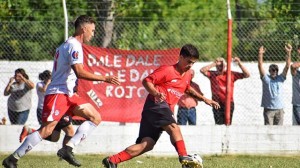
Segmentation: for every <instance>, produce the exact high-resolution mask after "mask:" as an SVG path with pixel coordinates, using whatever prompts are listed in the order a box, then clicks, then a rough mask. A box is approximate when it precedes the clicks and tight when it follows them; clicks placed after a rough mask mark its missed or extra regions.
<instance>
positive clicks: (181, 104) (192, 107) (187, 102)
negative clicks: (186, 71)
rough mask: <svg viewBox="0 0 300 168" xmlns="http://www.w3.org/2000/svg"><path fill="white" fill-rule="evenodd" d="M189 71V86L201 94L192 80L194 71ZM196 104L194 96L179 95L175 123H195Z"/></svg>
mask: <svg viewBox="0 0 300 168" xmlns="http://www.w3.org/2000/svg"><path fill="white" fill-rule="evenodd" d="M190 71H191V75H192V76H191V83H190V85H191V87H192V88H194V89H195V90H196V91H197V92H198V93H200V94H201V95H203V93H202V92H201V90H200V87H199V85H198V84H197V83H195V82H193V81H192V79H193V78H194V74H195V71H194V70H192V69H191V70H190ZM197 105H198V100H197V99H195V98H194V97H192V96H190V95H188V94H184V95H183V96H181V97H180V99H179V101H178V112H177V124H178V125H186V124H187V123H188V124H189V125H196V121H197V114H196V106H197Z"/></svg>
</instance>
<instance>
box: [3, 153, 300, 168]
mask: <svg viewBox="0 0 300 168" xmlns="http://www.w3.org/2000/svg"><path fill="white" fill-rule="evenodd" d="M6 156H7V155H3V154H2V155H0V159H1V162H2V160H3V159H4V158H5V157H6ZM76 157H77V158H78V160H80V162H81V163H82V166H81V167H83V168H94V167H95V168H96V167H97V168H101V167H103V166H102V164H101V161H102V159H103V158H104V157H105V156H104V155H76ZM203 160H204V162H203V163H204V167H205V168H299V167H300V156H258V155H255V156H252V155H251V156H249V155H220V156H219V155H214V156H204V157H203ZM18 167H19V168H62V167H63V168H69V167H73V166H71V165H69V164H68V163H67V162H65V161H60V160H59V159H58V157H57V156H56V155H36V154H29V155H26V156H24V157H23V158H22V159H21V160H20V161H19V162H18ZM180 167H181V165H180V164H179V162H178V158H177V157H167V156H146V155H142V156H139V157H136V158H134V159H132V160H129V161H127V162H124V163H121V164H119V165H118V168H180Z"/></svg>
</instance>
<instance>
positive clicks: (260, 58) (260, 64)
mask: <svg viewBox="0 0 300 168" xmlns="http://www.w3.org/2000/svg"><path fill="white" fill-rule="evenodd" d="M265 51H266V49H265V48H264V46H261V47H260V48H259V50H258V70H259V74H260V77H261V78H262V77H263V76H264V75H265V74H266V72H265V70H264V68H263V56H264V53H265Z"/></svg>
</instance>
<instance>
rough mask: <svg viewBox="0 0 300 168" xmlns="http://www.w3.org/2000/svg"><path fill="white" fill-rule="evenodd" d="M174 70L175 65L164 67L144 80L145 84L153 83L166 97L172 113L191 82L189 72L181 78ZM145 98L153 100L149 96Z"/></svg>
mask: <svg viewBox="0 0 300 168" xmlns="http://www.w3.org/2000/svg"><path fill="white" fill-rule="evenodd" d="M175 68H176V67H175V65H164V66H161V67H159V68H157V69H156V70H155V71H154V72H153V73H152V74H150V75H149V76H147V77H146V78H145V80H146V81H147V82H151V83H153V84H154V85H155V88H156V89H157V90H158V91H159V92H160V93H164V94H165V95H166V100H165V101H166V103H168V104H169V106H170V109H171V110H172V111H173V112H174V106H175V105H176V104H177V102H178V100H179V98H180V97H181V96H182V95H183V94H184V92H185V90H187V89H188V88H189V87H190V80H191V72H190V71H187V72H185V73H184V75H183V76H182V75H180V73H179V72H178V71H176V69H175ZM147 98H152V99H153V96H152V95H150V94H149V95H148V97H147Z"/></svg>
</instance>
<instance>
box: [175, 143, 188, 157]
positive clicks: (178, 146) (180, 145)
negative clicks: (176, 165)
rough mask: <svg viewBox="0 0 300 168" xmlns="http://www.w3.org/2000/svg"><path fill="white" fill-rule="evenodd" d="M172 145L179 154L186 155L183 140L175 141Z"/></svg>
mask: <svg viewBox="0 0 300 168" xmlns="http://www.w3.org/2000/svg"><path fill="white" fill-rule="evenodd" d="M174 146H175V149H176V151H177V153H178V155H179V156H186V155H187V153H186V149H185V144H184V141H183V140H180V141H177V142H175V144H174Z"/></svg>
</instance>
